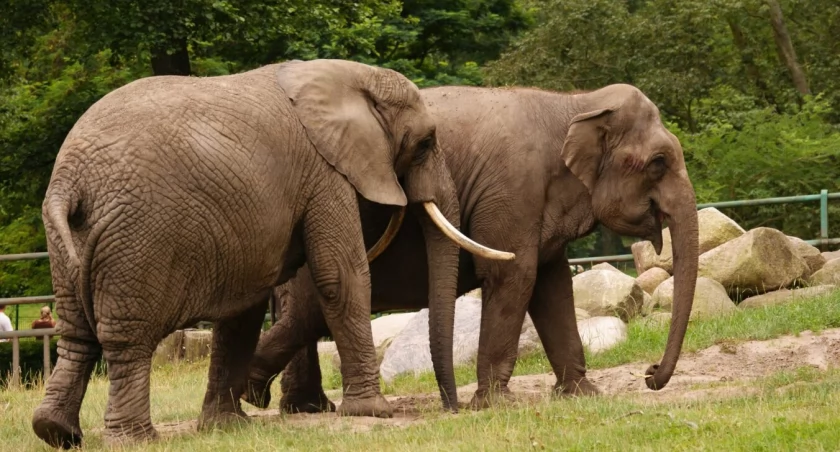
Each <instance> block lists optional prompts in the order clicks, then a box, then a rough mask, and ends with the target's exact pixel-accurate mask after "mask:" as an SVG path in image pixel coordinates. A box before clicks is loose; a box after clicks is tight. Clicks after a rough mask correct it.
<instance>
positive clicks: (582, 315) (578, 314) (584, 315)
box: [575, 308, 592, 322]
mask: <svg viewBox="0 0 840 452" xmlns="http://www.w3.org/2000/svg"><path fill="white" fill-rule="evenodd" d="M590 317H592V316H591V315H589V313H588V312H586V311H585V310H583V309H581V308H575V320H577V321H578V322H580V321H581V320H586V319H588V318H590Z"/></svg>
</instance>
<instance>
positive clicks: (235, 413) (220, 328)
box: [198, 303, 266, 429]
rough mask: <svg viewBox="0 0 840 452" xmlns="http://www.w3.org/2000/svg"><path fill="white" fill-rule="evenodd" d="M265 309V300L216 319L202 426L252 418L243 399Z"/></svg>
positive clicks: (202, 427) (201, 427)
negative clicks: (243, 404) (243, 405)
mask: <svg viewBox="0 0 840 452" xmlns="http://www.w3.org/2000/svg"><path fill="white" fill-rule="evenodd" d="M265 308H266V305H265V304H264V303H258V304H256V305H255V306H252V307H251V308H249V309H248V310H246V311H245V312H243V313H242V314H240V315H238V316H236V317H234V318H231V319H226V320H221V321H219V322H216V325H215V326H214V328H213V349H212V351H211V355H210V373H209V378H208V382H207V392H206V394H205V396H204V404H203V405H202V407H201V415H200V417H199V419H198V428H199V429H207V428H211V427H214V426H217V425H222V424H226V423H229V422H231V421H235V420H243V419H246V418H247V417H248V416H247V415H246V414H245V412H244V411H242V406H241V402H240V400H239V398H240V397H241V395H242V393H243V391H244V389H245V381H246V378H247V376H248V364H249V363H250V362H251V357H252V356H253V355H254V349H255V348H256V346H257V341H258V340H259V338H260V325H261V324H262V322H263V319H264V318H265Z"/></svg>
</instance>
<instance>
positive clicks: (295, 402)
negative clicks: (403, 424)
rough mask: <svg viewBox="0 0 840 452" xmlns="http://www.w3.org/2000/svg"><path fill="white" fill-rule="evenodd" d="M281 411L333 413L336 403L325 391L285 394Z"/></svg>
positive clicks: (281, 400) (291, 412)
mask: <svg viewBox="0 0 840 452" xmlns="http://www.w3.org/2000/svg"><path fill="white" fill-rule="evenodd" d="M386 403H387V401H386ZM342 405H343V404H342ZM280 411H282V412H284V413H290V414H294V413H332V412H335V404H334V403H332V402H331V401H330V399H329V398H327V395H326V394H324V392H323V391H318V392H316V393H310V394H306V393H296V394H283V397H282V398H281V399H280Z"/></svg>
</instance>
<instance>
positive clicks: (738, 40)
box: [726, 17, 778, 108]
mask: <svg viewBox="0 0 840 452" xmlns="http://www.w3.org/2000/svg"><path fill="white" fill-rule="evenodd" d="M726 22H727V23H728V24H729V30H730V31H731V32H732V41H733V42H734V43H735V47H737V48H738V53H739V54H740V55H741V64H743V65H744V71H745V72H746V74H747V78H749V79H750V81H752V83H753V85H755V87H756V89H758V94H759V96H761V97H764V99H765V100H766V101H767V103H769V104H770V105H776V98H775V96H773V93H772V92H770V88H769V87H768V86H767V83H765V82H764V80H762V79H761V72H760V71H759V70H758V66H757V65H756V64H755V55H754V54H753V50H752V49H751V48H750V46H749V44H748V43H747V39H746V37H745V36H744V31H743V29H741V25H740V24H739V23H738V21H737V20H736V19H735V18H734V17H728V18H727V19H726ZM777 108H778V106H777Z"/></svg>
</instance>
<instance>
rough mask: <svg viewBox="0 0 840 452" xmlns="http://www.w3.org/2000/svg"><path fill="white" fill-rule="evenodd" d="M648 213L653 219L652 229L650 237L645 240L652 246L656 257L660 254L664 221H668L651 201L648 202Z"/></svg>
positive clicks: (666, 216)
mask: <svg viewBox="0 0 840 452" xmlns="http://www.w3.org/2000/svg"><path fill="white" fill-rule="evenodd" d="M650 213H651V217H653V223H654V227H653V230H652V231H651V233H650V236H649V237H646V239H647V240H649V241H650V242H651V243H652V244H653V248H654V250H655V251H656V254H657V255H658V254H661V253H662V226H663V225H664V224H665V220H666V219H668V215H667V214H666V213H665V212H663V211H662V210H661V209H660V208H659V206H658V205H657V204H656V202H655V201H654V200H652V199H651V200H650Z"/></svg>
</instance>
